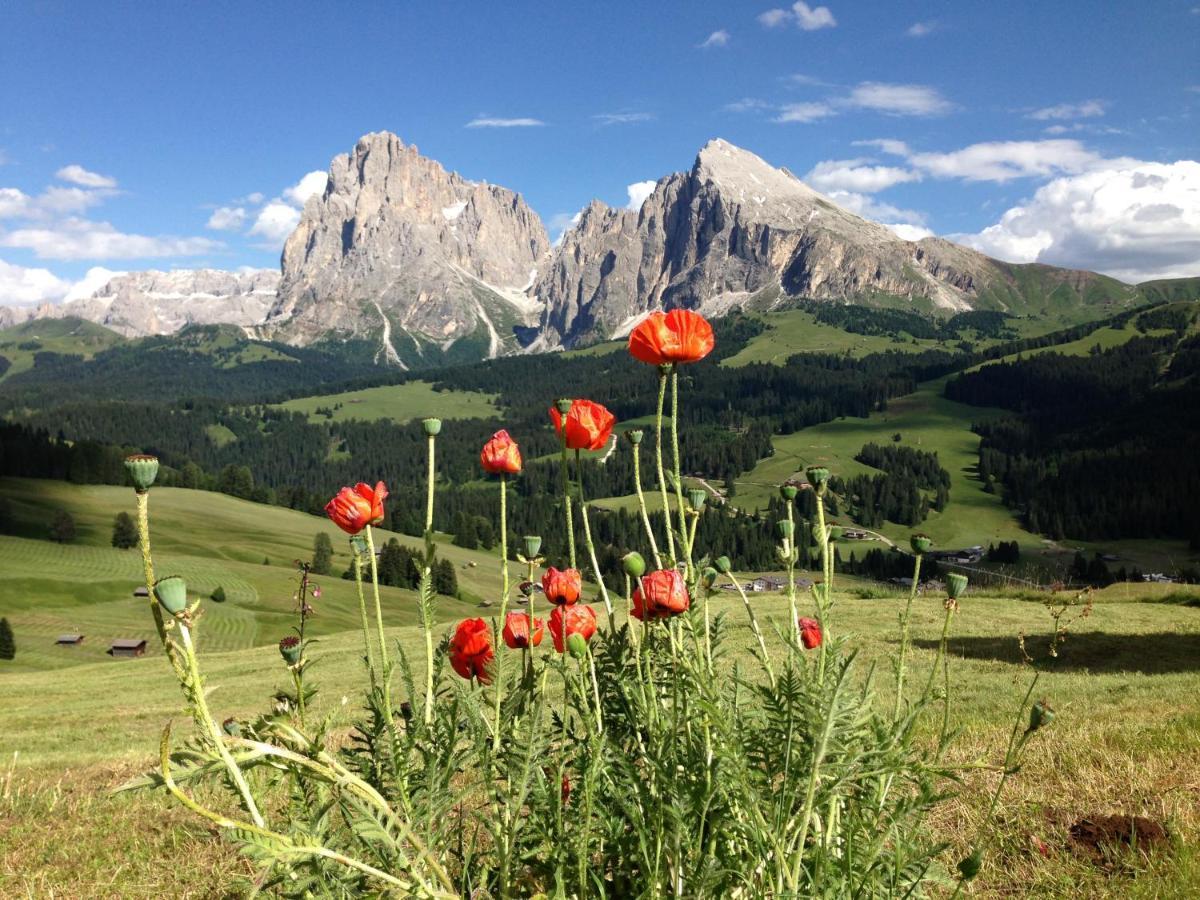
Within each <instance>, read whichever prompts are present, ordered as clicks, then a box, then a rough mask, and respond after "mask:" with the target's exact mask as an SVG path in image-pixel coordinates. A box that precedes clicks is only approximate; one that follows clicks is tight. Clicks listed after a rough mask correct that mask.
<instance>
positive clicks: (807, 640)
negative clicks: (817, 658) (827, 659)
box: [800, 616, 821, 650]
mask: <svg viewBox="0 0 1200 900" xmlns="http://www.w3.org/2000/svg"><path fill="white" fill-rule="evenodd" d="M800 643H802V644H803V645H804V649H805V650H812V649H813V648H814V647H820V646H821V623H820V622H818V621H817V620H816V619H810V618H809V617H808V616H801V617H800Z"/></svg>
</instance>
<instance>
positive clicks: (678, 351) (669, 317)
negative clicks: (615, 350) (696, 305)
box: [629, 309, 713, 366]
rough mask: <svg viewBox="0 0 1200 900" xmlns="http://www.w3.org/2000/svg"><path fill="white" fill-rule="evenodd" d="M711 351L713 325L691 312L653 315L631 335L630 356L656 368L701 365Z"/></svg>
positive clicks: (678, 311)
mask: <svg viewBox="0 0 1200 900" xmlns="http://www.w3.org/2000/svg"><path fill="white" fill-rule="evenodd" d="M712 348H713V330H712V326H711V325H709V324H708V320H707V319H706V318H704V316H702V315H700V314H699V313H694V312H692V311H691V310H689V309H673V310H671V311H670V312H668V313H662V312H656V313H651V314H650V315H648V316H647V317H646V318H644V319H642V321H641V322H640V323H639V324H638V326H637V328H635V329H633V331H631V332H630V333H629V353H630V355H631V356H633V358H634V359H639V360H641V361H642V362H644V363H650V364H651V365H655V366H662V365H671V364H672V363H692V362H698V361H699V360H702V359H704V357H706V356H708V354H710V353H711V352H712Z"/></svg>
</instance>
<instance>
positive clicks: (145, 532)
mask: <svg viewBox="0 0 1200 900" xmlns="http://www.w3.org/2000/svg"><path fill="white" fill-rule="evenodd" d="M136 496H137V524H138V546H139V547H140V548H141V550H142V571H143V573H144V574H145V577H146V593H147V596H148V597H149V598H150V612H151V614H153V616H154V627H155V628H157V629H158V637H159V640H161V641H162V645H163V650H165V651H166V654H167V659H168V660H169V661H170V663H171V668H173V669H174V670H175V674H176V676H178V678H179V679H180V680H181V681H182V680H183V678H184V675H185V672H184V668H183V664H182V663H181V662H180V661H179V648H178V647H176V646H175V642H174V641H173V640H171V638H170V637H169V636H168V635H167V626H166V623H165V621H164V620H163V614H162V609H160V608H159V605H158V599H157V598H156V597H155V596H154V557H153V556H152V555H151V553H150V492H149V491H139V492H138V493H137V495H136Z"/></svg>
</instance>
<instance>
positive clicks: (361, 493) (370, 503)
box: [325, 481, 388, 534]
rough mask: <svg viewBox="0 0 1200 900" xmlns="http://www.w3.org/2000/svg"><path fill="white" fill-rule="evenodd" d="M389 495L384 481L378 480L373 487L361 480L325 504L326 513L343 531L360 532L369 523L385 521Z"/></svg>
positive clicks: (348, 532) (374, 523) (377, 523)
mask: <svg viewBox="0 0 1200 900" xmlns="http://www.w3.org/2000/svg"><path fill="white" fill-rule="evenodd" d="M387 495H388V492H387V488H386V487H384V485H383V482H382V481H378V482H376V483H375V487H373V488H372V487H370V486H368V485H365V484H363V483H362V482H361V481H360V482H359V483H358V484H356V485H355V486H354V487H344V488H342V489H341V490H340V491H338V492H337V496H336V497H334V498H333V499H332V500H330V501H329V502H328V503H326V504H325V514H326V515H327V516H329V518H330V519H332V520H333V524H334V525H336V526H337V527H338V528H340V529H342V531H344V532H346V533H347V534H358V533H359V532H360V531H362V530H363V529H364V528H366V527H367V526H368V525H380V524H382V523H383V501H384V500H386V499H387Z"/></svg>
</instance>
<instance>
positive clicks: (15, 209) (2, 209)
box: [0, 188, 31, 219]
mask: <svg viewBox="0 0 1200 900" xmlns="http://www.w3.org/2000/svg"><path fill="white" fill-rule="evenodd" d="M30 202H31V200H30V197H29V195H28V194H26V193H25V192H24V191H22V190H19V189H18V188H0V219H15V218H20V217H24V216H27V215H29V205H30Z"/></svg>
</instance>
